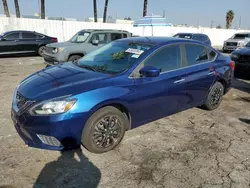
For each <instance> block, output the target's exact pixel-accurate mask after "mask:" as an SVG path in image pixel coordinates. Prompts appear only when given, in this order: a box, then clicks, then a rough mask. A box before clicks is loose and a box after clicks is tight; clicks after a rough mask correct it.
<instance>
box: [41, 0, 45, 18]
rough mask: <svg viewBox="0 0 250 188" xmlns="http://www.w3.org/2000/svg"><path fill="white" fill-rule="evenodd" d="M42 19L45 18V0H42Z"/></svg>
mask: <svg viewBox="0 0 250 188" xmlns="http://www.w3.org/2000/svg"><path fill="white" fill-rule="evenodd" d="M41 19H45V0H41Z"/></svg>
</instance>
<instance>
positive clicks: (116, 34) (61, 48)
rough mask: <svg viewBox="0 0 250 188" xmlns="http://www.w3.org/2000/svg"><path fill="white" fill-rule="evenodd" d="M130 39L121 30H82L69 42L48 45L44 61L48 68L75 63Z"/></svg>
mask: <svg viewBox="0 0 250 188" xmlns="http://www.w3.org/2000/svg"><path fill="white" fill-rule="evenodd" d="M128 37H132V34H131V33H129V32H127V31H121V30H95V29H86V30H82V31H79V32H78V33H76V34H75V35H74V36H73V37H72V38H71V39H70V40H69V41H67V42H59V43H53V44H49V45H47V46H46V47H45V49H44V52H43V57H44V61H45V64H47V65H48V66H49V65H56V64H59V63H64V62H67V61H74V60H77V59H79V58H81V57H83V56H84V55H86V54H87V53H89V52H91V51H93V50H95V49H98V48H100V47H102V46H103V45H105V44H107V43H109V42H111V41H114V40H117V39H121V38H128Z"/></svg>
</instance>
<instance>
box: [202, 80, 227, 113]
mask: <svg viewBox="0 0 250 188" xmlns="http://www.w3.org/2000/svg"><path fill="white" fill-rule="evenodd" d="M223 95H224V86H223V85H222V84H221V83H220V82H215V84H214V85H213V86H212V88H211V90H210V91H209V93H208V96H207V99H206V101H205V103H204V105H203V108H205V109H206V110H214V109H216V108H218V107H219V106H220V103H221V101H222V97H223Z"/></svg>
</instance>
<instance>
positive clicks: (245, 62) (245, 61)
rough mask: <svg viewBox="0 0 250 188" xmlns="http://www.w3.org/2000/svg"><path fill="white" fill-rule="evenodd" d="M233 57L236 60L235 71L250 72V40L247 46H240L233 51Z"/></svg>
mask: <svg viewBox="0 0 250 188" xmlns="http://www.w3.org/2000/svg"><path fill="white" fill-rule="evenodd" d="M231 59H232V60H233V61H235V71H236V72H237V73H238V72H248V73H249V72H250V42H249V43H248V44H247V45H246V47H243V48H238V49H237V50H235V51H233V52H232V53H231Z"/></svg>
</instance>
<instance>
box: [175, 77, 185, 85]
mask: <svg viewBox="0 0 250 188" xmlns="http://www.w3.org/2000/svg"><path fill="white" fill-rule="evenodd" d="M184 81H185V79H184V78H183V79H180V80H176V81H175V82H174V83H175V84H178V83H181V82H184Z"/></svg>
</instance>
